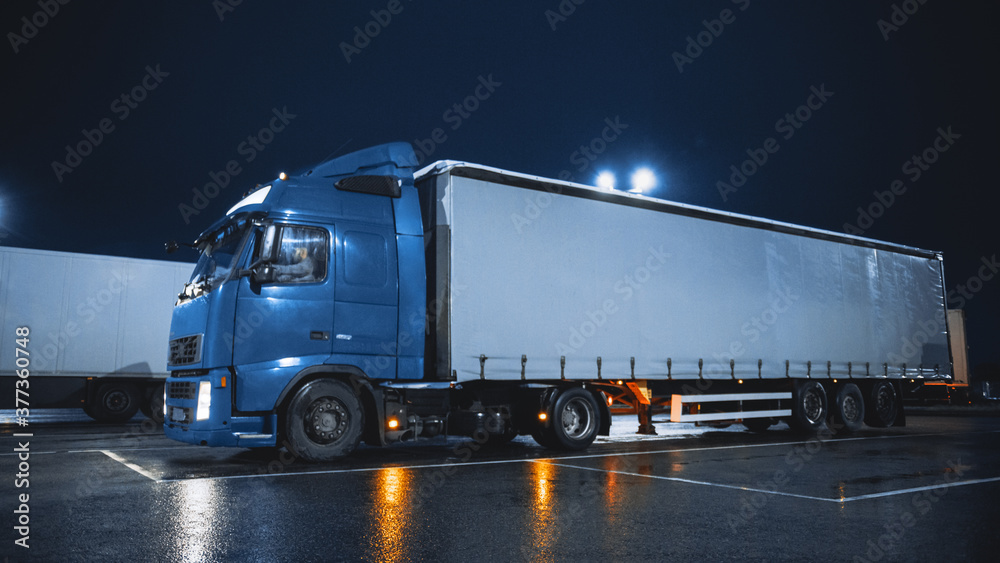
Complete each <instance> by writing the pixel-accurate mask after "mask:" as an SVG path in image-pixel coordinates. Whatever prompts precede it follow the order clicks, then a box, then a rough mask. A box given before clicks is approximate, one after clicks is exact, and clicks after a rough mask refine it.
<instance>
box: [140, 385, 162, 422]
mask: <svg viewBox="0 0 1000 563" xmlns="http://www.w3.org/2000/svg"><path fill="white" fill-rule="evenodd" d="M139 410H140V411H141V412H142V414H144V415H145V416H146V418H148V419H150V420H152V421H153V422H155V423H157V424H163V385H157V386H156V387H154V388H153V391H152V394H151V395H150V396H149V397H148V398H146V400H144V401H143V402H142V404H141V405H139Z"/></svg>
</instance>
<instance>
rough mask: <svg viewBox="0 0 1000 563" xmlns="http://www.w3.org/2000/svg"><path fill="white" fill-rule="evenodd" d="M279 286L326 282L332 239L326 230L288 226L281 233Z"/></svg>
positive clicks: (277, 265) (277, 271)
mask: <svg viewBox="0 0 1000 563" xmlns="http://www.w3.org/2000/svg"><path fill="white" fill-rule="evenodd" d="M280 237H281V238H280V241H281V242H280V243H279V249H278V260H277V262H275V264H274V268H275V270H276V273H277V278H276V281H277V282H278V283H314V282H321V281H323V280H325V279H326V269H327V256H328V255H329V250H328V249H329V237H328V236H327V232H326V231H325V230H323V229H318V228H315V227H297V226H291V225H286V226H284V227H282V228H281V229H280Z"/></svg>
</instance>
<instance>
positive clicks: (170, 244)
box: [163, 240, 179, 254]
mask: <svg viewBox="0 0 1000 563" xmlns="http://www.w3.org/2000/svg"><path fill="white" fill-rule="evenodd" d="M163 246H164V248H165V249H166V251H167V254H173V253H174V252H177V249H178V248H179V247H178V246H177V241H176V240H170V241H167V243H166V244H164V245H163Z"/></svg>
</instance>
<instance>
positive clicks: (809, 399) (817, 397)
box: [788, 380, 828, 433]
mask: <svg viewBox="0 0 1000 563" xmlns="http://www.w3.org/2000/svg"><path fill="white" fill-rule="evenodd" d="M827 412H828V407H827V400H826V390H825V389H823V385H822V384H820V382H818V381H809V380H806V381H803V380H798V381H796V382H795V390H794V391H793V392H792V418H791V419H790V420H789V421H788V422H789V425H790V426H791V427H792V428H794V429H795V430H798V431H799V432H805V433H814V432H816V431H818V430H819V429H820V428H822V427H823V425H824V424H825V423H826V416H827Z"/></svg>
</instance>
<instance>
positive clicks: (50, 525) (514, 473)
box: [0, 414, 1000, 561]
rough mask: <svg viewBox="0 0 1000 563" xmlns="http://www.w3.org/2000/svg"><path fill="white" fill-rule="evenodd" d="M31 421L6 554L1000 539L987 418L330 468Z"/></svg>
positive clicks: (938, 556)
mask: <svg viewBox="0 0 1000 563" xmlns="http://www.w3.org/2000/svg"><path fill="white" fill-rule="evenodd" d="M43 420H44V419H43ZM49 420H50V421H48V422H33V423H32V425H31V426H30V428H28V429H27V431H30V432H31V433H32V434H33V436H32V437H30V438H16V437H14V436H13V435H12V433H13V432H18V431H22V430H24V429H20V428H14V427H11V426H9V425H8V426H4V428H3V430H2V433H0V436H2V438H3V444H4V447H3V448H2V449H0V475H2V476H3V479H0V483H2V485H0V507H2V508H0V525H2V528H3V529H4V530H5V531H4V533H3V536H2V542H3V543H2V544H0V557H4V558H6V559H5V560H10V561H94V560H101V561H472V560H489V561H666V560H682V559H683V560H697V561H708V560H711V561H719V560H739V561H775V560H797V561H802V560H810V561H937V560H949V561H957V560H964V561H995V560H996V558H997V556H996V554H997V552H998V548H1000V535H998V534H997V531H996V530H997V524H998V522H1000V418H997V417H982V416H936V415H928V414H913V415H910V416H909V417H908V420H907V426H906V427H904V428H893V429H888V430H883V431H875V430H865V431H863V432H861V433H859V434H856V435H853V436H850V437H833V436H829V435H823V434H821V435H819V436H818V437H815V438H810V439H805V438H803V437H801V436H797V435H794V434H792V433H791V432H790V431H788V430H776V431H772V432H768V433H764V434H760V435H757V434H751V433H749V432H731V431H727V432H722V431H718V432H716V431H709V432H704V433H701V434H698V435H692V436H673V437H670V438H669V439H657V440H645V441H640V442H610V443H609V442H599V443H596V444H594V445H593V446H592V447H591V448H590V449H589V450H587V451H586V452H583V453H573V454H567V453H554V452H552V451H549V450H545V449H543V448H540V447H538V446H537V445H535V444H534V443H533V442H532V441H531V440H530V438H523V437H522V438H518V439H517V440H516V441H515V442H514V443H512V444H510V445H508V446H506V447H503V448H488V447H482V446H480V445H478V444H476V443H475V442H470V441H463V440H460V439H449V440H443V439H438V440H435V441H429V442H425V443H420V444H409V445H402V446H394V447H389V448H364V447H363V448H362V449H361V450H359V451H358V452H356V453H355V455H353V456H352V457H351V458H349V459H347V460H344V461H340V462H336V463H326V464H308V463H304V462H302V461H299V460H296V459H294V458H292V457H291V456H289V455H288V454H287V453H285V452H283V451H277V452H276V451H273V450H272V451H256V450H254V451H251V450H245V449H228V448H204V447H198V446H188V445H185V444H180V443H175V442H171V441H169V440H167V439H166V438H164V437H163V436H162V432H160V430H159V429H158V428H157V427H156V426H155V425H153V424H152V423H150V422H149V421H145V422H143V421H142V420H141V419H140V418H136V419H133V421H131V422H130V423H127V424H120V425H107V424H98V423H94V422H92V421H89V419H86V417H85V416H78V415H65V416H63V417H62V418H60V417H58V416H55V417H50V418H49ZM23 441H28V442H30V443H29V444H28V447H27V449H28V450H29V451H30V454H29V456H28V461H27V463H28V465H29V467H28V474H29V475H28V476H27V477H21V478H19V477H17V474H18V473H19V472H20V470H19V464H20V463H21V460H19V459H18V453H16V452H14V449H15V448H18V447H19V443H21V442H23ZM22 449H23V448H22ZM22 453H23V452H22ZM22 468H23V467H22ZM25 478H26V479H27V480H28V483H27V486H24V484H23V483H22V487H16V484H17V483H18V481H19V479H25ZM21 494H28V495H29V498H28V502H27V503H21V502H20V499H19V498H18V496H19V495H21ZM22 504H27V505H28V506H27V517H28V520H27V521H28V540H27V541H26V543H27V544H28V545H29V547H28V548H24V547H21V546H20V545H17V544H15V540H17V539H18V538H21V537H22V535H21V531H23V529H22V530H21V531H19V530H17V529H16V528H15V526H18V525H19V523H18V519H23V518H22V517H23V516H24V512H25V511H24V508H23V507H22V506H21V505H22ZM19 509H20V512H21V514H18V513H16V512H15V511H18V510H19Z"/></svg>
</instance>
